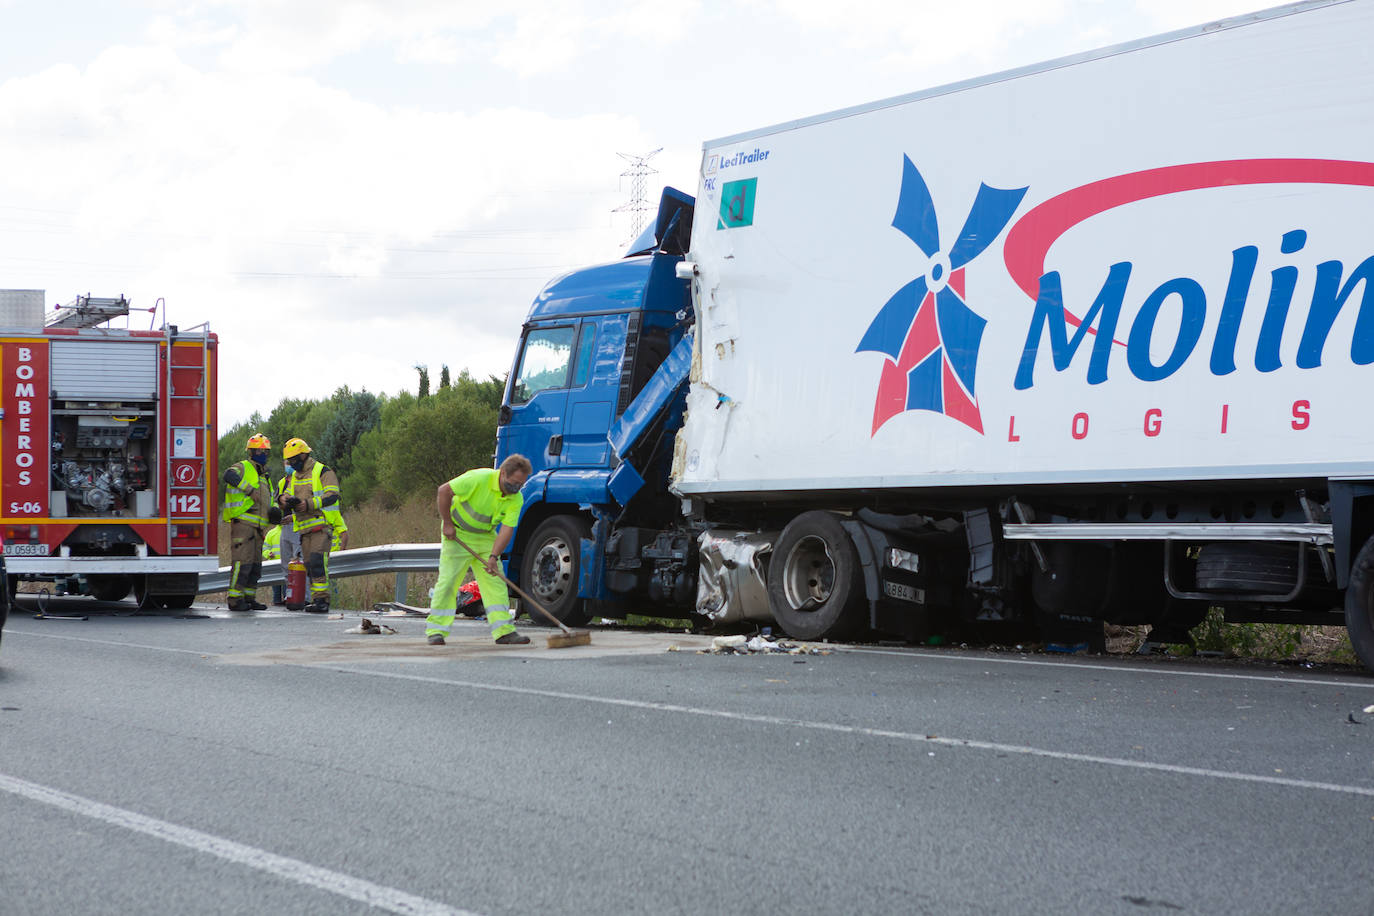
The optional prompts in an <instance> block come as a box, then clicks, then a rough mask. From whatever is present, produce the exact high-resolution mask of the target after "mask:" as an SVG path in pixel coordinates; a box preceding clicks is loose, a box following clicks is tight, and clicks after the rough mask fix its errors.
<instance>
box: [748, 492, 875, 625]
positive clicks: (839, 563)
mask: <svg viewBox="0 0 1374 916" xmlns="http://www.w3.org/2000/svg"><path fill="white" fill-rule="evenodd" d="M768 606H769V608H770V609H771V610H772V612H773V619H774V620H776V621H777V622H778V626H779V627H781V628H782V629H783V630H784V631H785V632H786V633H787V635H788V636H791V637H794V638H796V639H824V638H831V639H834V638H839V637H842V636H845V635H847V634H849V633H850V632H852V631H853V630H854V629H855V627H856V625H857V624H858V622H859V617H860V613H859V612H860V610H861V609H862V606H863V582H862V578H861V576H860V571H859V555H858V553H857V552H856V551H855V550H854V544H853V542H852V541H850V539H849V534H848V532H846V531H845V530H844V527H843V526H842V525H841V524H840V522H839V519H837V518H836V517H835V516H834V515H832V514H831V513H829V512H820V511H812V512H803V513H802V514H801V515H798V516H797V517H796V518H794V519H792V521H790V522H788V523H787V527H786V528H784V529H783V530H782V536H781V537H780V538H778V542H777V544H776V545H775V546H774V547H773V556H772V558H771V559H770V560H769V561H768Z"/></svg>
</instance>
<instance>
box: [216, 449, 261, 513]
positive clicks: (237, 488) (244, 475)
mask: <svg viewBox="0 0 1374 916" xmlns="http://www.w3.org/2000/svg"><path fill="white" fill-rule="evenodd" d="M234 467H237V468H239V472H240V475H241V476H240V477H239V482H238V483H236V484H231V485H229V486H228V487H227V488H226V490H225V493H224V508H223V509H222V510H221V511H220V517H221V518H222V519H224V521H226V522H232V521H234V520H235V519H237V520H239V521H241V522H247V523H248V524H250V525H262V526H265V525H266V524H267V519H266V518H264V517H263V516H261V515H259V514H258V513H257V512H254V511H250V510H252V509H257V508H258V506H257V503H258V502H262V503H264V504H265V503H266V502H267V499H268V497H269V496H270V495H271V484H270V483H268V485H267V492H265V493H263V494H262V497H263V498H262V500H258V498H257V497H258V495H259V492H258V491H259V489H260V488H261V486H262V484H263V482H264V480H265V478H261V477H259V476H258V468H257V465H255V464H254V463H253V462H251V461H249V460H247V459H244V460H243V461H240V462H238V464H236V465H233V466H232V467H231V468H230V470H233V468H234ZM226 473H227V472H226Z"/></svg>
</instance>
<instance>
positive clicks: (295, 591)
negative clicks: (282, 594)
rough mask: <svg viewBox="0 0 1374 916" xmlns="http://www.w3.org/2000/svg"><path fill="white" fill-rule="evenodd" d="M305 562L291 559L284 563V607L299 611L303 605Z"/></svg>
mask: <svg viewBox="0 0 1374 916" xmlns="http://www.w3.org/2000/svg"><path fill="white" fill-rule="evenodd" d="M305 586H306V580H305V564H304V563H302V562H301V561H300V560H296V559H293V560H292V561H291V562H290V563H287V564H286V609H287V610H288V611H299V610H300V609H301V608H303V607H305Z"/></svg>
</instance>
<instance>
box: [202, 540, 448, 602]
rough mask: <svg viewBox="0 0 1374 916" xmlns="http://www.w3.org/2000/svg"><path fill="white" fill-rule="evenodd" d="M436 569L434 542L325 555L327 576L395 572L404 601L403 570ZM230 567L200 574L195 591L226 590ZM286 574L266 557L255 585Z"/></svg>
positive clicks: (280, 579)
mask: <svg viewBox="0 0 1374 916" xmlns="http://www.w3.org/2000/svg"><path fill="white" fill-rule="evenodd" d="M438 569H439V545H438V544H381V545H379V546H377V547H359V548H357V549H356V550H340V551H339V552H338V553H331V554H330V555H329V577H330V578H331V579H333V578H336V577H337V578H348V577H349V576H367V575H372V574H374V573H391V572H394V573H395V574H396V591H395V595H396V600H397V601H400V602H404V601H405V600H406V587H407V585H408V584H409V583H408V582H407V573H410V572H436V571H437V570H438ZM230 572H231V567H228V566H221V567H220V568H219V571H218V572H212V573H201V575H200V582H199V584H198V587H197V589H196V592H197V594H201V595H203V594H205V593H206V592H224V591H228V590H229V573H230ZM285 582H286V573H285V571H284V570H283V569H282V565H281V560H269V561H267V562H266V563H263V564H262V575H261V576H260V577H259V578H258V585H259V586H263V585H283V584H285Z"/></svg>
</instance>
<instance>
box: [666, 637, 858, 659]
mask: <svg viewBox="0 0 1374 916" xmlns="http://www.w3.org/2000/svg"><path fill="white" fill-rule="evenodd" d="M668 651H669V652H681V651H682V650H681V649H679V648H678V647H677V646H676V645H672V646H669V647H668ZM830 651H831V650H829V649H822V648H819V647H817V646H808V645H803V644H800V643H791V642H783V641H781V640H778V641H774V640H771V639H768V638H766V637H763V636H755V637H753V638H749V637H747V636H740V635H735V636H717V637H715V638H714V639H712V640H711V648H709V649H698V650H697V654H698V655H756V654H757V655H762V654H773V655H829V654H830Z"/></svg>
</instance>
